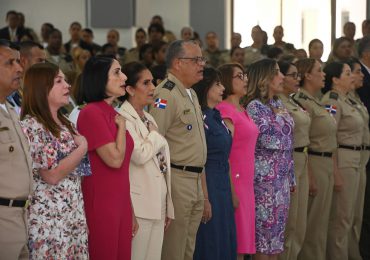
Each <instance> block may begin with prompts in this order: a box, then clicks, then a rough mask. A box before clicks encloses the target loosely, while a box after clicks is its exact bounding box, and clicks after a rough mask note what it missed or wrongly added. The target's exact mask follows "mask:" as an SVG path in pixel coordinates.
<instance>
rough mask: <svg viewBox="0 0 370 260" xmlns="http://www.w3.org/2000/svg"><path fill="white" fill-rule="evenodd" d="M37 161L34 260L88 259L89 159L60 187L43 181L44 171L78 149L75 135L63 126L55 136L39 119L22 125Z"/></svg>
mask: <svg viewBox="0 0 370 260" xmlns="http://www.w3.org/2000/svg"><path fill="white" fill-rule="evenodd" d="M21 124H22V127H23V130H24V132H25V133H26V135H27V136H28V138H29V141H30V149H31V156H32V159H33V165H32V168H33V180H34V184H33V188H34V192H33V194H32V198H31V200H30V206H29V213H28V226H29V249H30V259H88V244H87V224H86V218H85V213H84V205H83V198H82V192H81V177H80V176H81V175H89V174H90V173H91V170H90V165H89V162H88V160H87V158H85V159H83V162H82V163H81V164H80V165H79V166H78V167H77V168H76V169H75V170H74V171H73V172H72V173H71V174H69V175H68V176H67V177H65V178H64V179H63V180H61V181H60V182H59V183H58V184H57V185H50V184H47V183H46V182H44V181H43V179H42V178H41V176H40V174H39V170H40V169H49V170H50V169H52V168H55V167H57V165H58V163H59V161H60V160H61V159H62V158H64V157H65V156H67V155H69V154H70V153H71V152H72V151H73V150H74V149H76V147H77V146H76V144H75V143H74V140H73V136H72V134H71V133H70V132H69V131H68V129H67V128H66V127H65V126H63V127H62V131H61V133H60V138H57V137H55V136H53V135H52V134H51V133H50V132H49V131H48V130H46V129H45V128H44V127H43V125H42V124H40V123H39V122H38V121H37V120H36V119H35V118H32V117H29V116H27V117H26V118H25V119H24V120H23V121H22V122H21Z"/></svg>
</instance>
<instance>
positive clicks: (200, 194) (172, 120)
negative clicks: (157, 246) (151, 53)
mask: <svg viewBox="0 0 370 260" xmlns="http://www.w3.org/2000/svg"><path fill="white" fill-rule="evenodd" d="M205 62H206V61H205V58H204V57H202V52H201V49H200V47H199V45H198V44H197V43H195V42H193V41H183V40H180V41H174V42H173V43H171V45H170V46H169V47H168V49H167V53H166V65H167V68H168V77H167V79H165V80H164V81H163V82H162V83H161V84H160V85H159V86H158V87H157V88H156V90H155V93H154V98H155V104H154V105H153V106H152V107H151V108H150V113H151V114H152V115H153V117H154V118H155V120H156V122H157V124H158V130H159V132H160V133H161V134H162V135H163V136H164V137H165V138H166V139H167V142H168V144H169V147H170V153H171V174H172V176H171V181H172V183H171V186H172V192H171V195H172V199H173V204H174V208H175V220H174V221H172V223H171V225H170V226H169V229H168V230H167V231H166V233H165V235H164V241H163V249H162V260H167V259H168V260H184V259H188V260H191V259H193V253H194V248H195V238H196V234H197V230H198V227H199V224H200V221H201V218H202V215H204V216H203V218H204V221H208V220H209V219H210V217H211V206H210V204H209V201H208V192H207V187H206V182H205V174H204V168H203V167H204V164H205V162H206V156H207V147H206V140H205V136H204V125H203V117H202V111H201V109H200V105H199V102H198V99H197V95H196V93H195V92H194V90H192V89H191V87H192V86H193V85H194V84H195V83H197V82H198V81H200V80H201V79H203V69H204V66H205ZM203 209H204V212H203Z"/></svg>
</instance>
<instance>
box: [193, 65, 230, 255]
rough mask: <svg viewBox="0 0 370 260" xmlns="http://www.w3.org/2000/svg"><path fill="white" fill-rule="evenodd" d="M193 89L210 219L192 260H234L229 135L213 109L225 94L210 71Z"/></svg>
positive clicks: (217, 76) (201, 229) (214, 72)
mask: <svg viewBox="0 0 370 260" xmlns="http://www.w3.org/2000/svg"><path fill="white" fill-rule="evenodd" d="M193 89H194V90H195V92H196V93H197V95H198V99H199V102H200V105H201V107H202V111H203V118H204V131H205V135H206V140H207V162H206V165H205V174H206V179H207V189H208V199H209V201H210V204H211V206H212V218H211V219H210V220H209V221H206V220H205V219H202V223H201V224H200V226H199V229H198V233H197V240H196V246H195V252H194V260H207V259H209V260H234V259H236V229H235V220H234V209H233V204H232V197H231V184H230V179H229V162H228V160H229V154H230V149H231V144H232V138H231V133H230V131H229V129H228V128H227V127H226V125H225V123H224V122H223V120H222V118H221V115H220V112H219V111H218V110H217V109H215V106H216V105H217V104H218V103H220V102H221V101H222V95H223V92H224V90H225V88H224V86H223V85H222V84H221V82H220V74H219V72H218V71H217V70H215V69H213V68H206V69H205V70H204V75H203V80H201V81H199V82H198V83H197V84H195V86H193Z"/></svg>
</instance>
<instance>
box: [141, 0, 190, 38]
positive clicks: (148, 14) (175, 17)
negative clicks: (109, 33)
mask: <svg viewBox="0 0 370 260" xmlns="http://www.w3.org/2000/svg"><path fill="white" fill-rule="evenodd" d="M189 10H190V1H189V0H155V1H153V0H136V24H137V26H138V27H144V28H145V27H148V25H149V21H150V19H151V18H152V16H153V15H156V14H158V15H160V16H162V17H163V20H164V26H165V28H166V30H170V31H172V32H173V33H174V34H175V35H176V37H177V38H178V39H179V37H180V31H181V28H182V27H184V26H189V24H190V15H189Z"/></svg>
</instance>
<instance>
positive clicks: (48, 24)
mask: <svg viewBox="0 0 370 260" xmlns="http://www.w3.org/2000/svg"><path fill="white" fill-rule="evenodd" d="M44 25H45V26H47V27H49V29H50V30H51V29H54V25H52V24H51V23H43V24H42V26H44Z"/></svg>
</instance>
